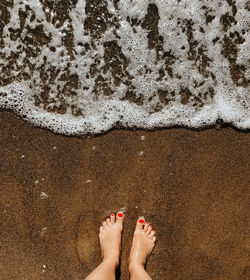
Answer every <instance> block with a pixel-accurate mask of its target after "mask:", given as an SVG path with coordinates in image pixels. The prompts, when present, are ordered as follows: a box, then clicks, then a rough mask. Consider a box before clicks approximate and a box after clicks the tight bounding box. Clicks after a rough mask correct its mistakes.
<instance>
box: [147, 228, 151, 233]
mask: <svg viewBox="0 0 250 280" xmlns="http://www.w3.org/2000/svg"><path fill="white" fill-rule="evenodd" d="M151 231H152V226H149V227H148V230H147V234H150V233H151Z"/></svg>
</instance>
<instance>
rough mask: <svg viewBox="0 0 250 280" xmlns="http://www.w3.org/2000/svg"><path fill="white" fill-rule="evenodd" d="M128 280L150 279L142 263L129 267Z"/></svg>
mask: <svg viewBox="0 0 250 280" xmlns="http://www.w3.org/2000/svg"><path fill="white" fill-rule="evenodd" d="M129 274H130V280H152V278H151V277H150V276H149V275H148V273H147V272H146V270H145V269H144V266H143V265H139V266H133V267H131V266H130V267H129Z"/></svg>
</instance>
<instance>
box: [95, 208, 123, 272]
mask: <svg viewBox="0 0 250 280" xmlns="http://www.w3.org/2000/svg"><path fill="white" fill-rule="evenodd" d="M123 219H124V214H123V213H122V212H118V213H117V215H116V217H115V215H114V214H111V215H110V218H108V219H106V221H104V222H103V225H102V226H101V227H100V234H99V239H100V244H101V251H102V258H103V261H106V260H108V261H110V262H112V263H113V264H115V266H116V267H117V266H118V264H119V257H120V246H121V234H122V225H123Z"/></svg>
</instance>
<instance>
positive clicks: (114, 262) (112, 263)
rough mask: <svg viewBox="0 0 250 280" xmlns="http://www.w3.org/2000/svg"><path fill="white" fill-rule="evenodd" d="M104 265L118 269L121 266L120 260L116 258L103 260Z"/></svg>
mask: <svg viewBox="0 0 250 280" xmlns="http://www.w3.org/2000/svg"><path fill="white" fill-rule="evenodd" d="M103 263H105V264H107V265H109V266H111V267H114V268H117V267H118V265H119V259H118V260H116V259H115V258H109V257H107V258H104V259H103Z"/></svg>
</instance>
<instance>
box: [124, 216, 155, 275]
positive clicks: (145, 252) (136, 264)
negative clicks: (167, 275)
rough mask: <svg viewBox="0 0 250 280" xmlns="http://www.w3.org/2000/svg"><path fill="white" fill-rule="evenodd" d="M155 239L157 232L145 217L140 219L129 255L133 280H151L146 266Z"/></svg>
mask: <svg viewBox="0 0 250 280" xmlns="http://www.w3.org/2000/svg"><path fill="white" fill-rule="evenodd" d="M155 240H156V237H155V232H154V231H152V227H151V226H150V225H149V223H148V222H147V223H145V220H144V218H140V219H138V221H137V224H136V229H135V232H134V238H133V243H132V248H131V252H130V257H129V273H130V279H131V280H151V277H150V276H149V275H148V273H147V272H146V270H145V269H144V267H145V264H146V261H147V258H148V257H149V256H150V254H151V252H152V250H153V248H154V245H155Z"/></svg>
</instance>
